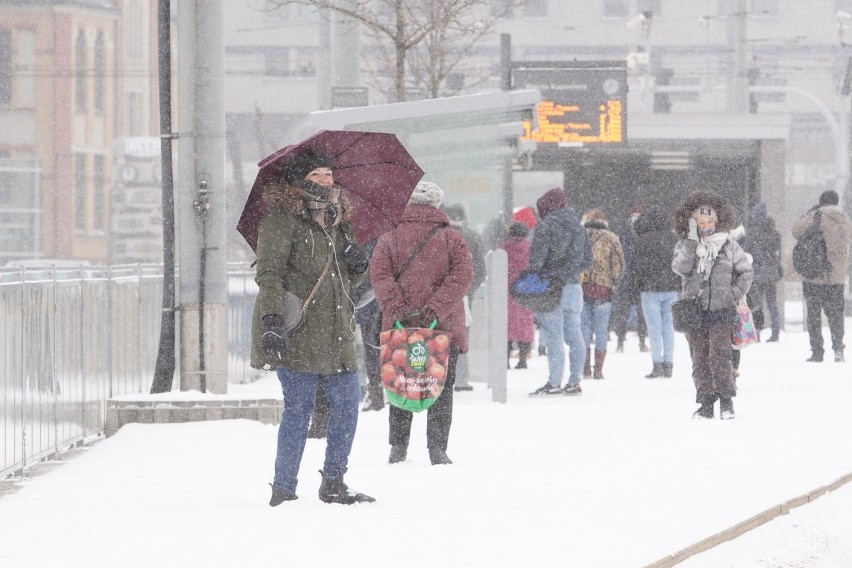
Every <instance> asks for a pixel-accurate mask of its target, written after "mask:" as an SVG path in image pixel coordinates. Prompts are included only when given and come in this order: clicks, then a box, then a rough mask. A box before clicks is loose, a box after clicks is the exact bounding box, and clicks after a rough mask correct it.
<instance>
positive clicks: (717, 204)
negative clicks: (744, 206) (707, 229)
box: [674, 191, 736, 239]
mask: <svg viewBox="0 0 852 568" xmlns="http://www.w3.org/2000/svg"><path fill="white" fill-rule="evenodd" d="M701 208H709V209H711V210H712V213H715V215H716V230H717V231H730V230H731V229H733V228H734V227H735V226H736V222H735V220H734V210H733V208H732V207H731V202H730V201H728V200H727V199H726V198H725V197H724V196H722V195H719V194H718V193H716V192H715V191H694V192H692V193H690V194H689V195H688V196H687V197H686V199H685V200H684V201H683V203H681V205H680V207H678V208H677V209H676V210H675V213H674V229H675V232H676V233H677V234H678V236H679V237H680V238H682V239H685V238H686V237H687V235H688V234H689V218H690V217H692V215H693V214H694V213H695V210H696V209H698V210H699V212H700V211H701Z"/></svg>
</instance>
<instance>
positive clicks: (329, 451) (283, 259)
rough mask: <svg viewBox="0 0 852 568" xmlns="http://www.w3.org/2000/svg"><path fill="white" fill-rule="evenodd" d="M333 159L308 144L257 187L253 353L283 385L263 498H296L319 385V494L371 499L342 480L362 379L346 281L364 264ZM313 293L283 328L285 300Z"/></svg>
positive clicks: (275, 501)
mask: <svg viewBox="0 0 852 568" xmlns="http://www.w3.org/2000/svg"><path fill="white" fill-rule="evenodd" d="M332 167H333V166H332V163H331V161H330V160H329V159H328V158H327V157H325V156H323V155H321V154H318V153H316V152H313V151H310V150H308V151H304V152H302V153H300V154H298V155H296V156H294V157H293V159H292V160H290V161H289V162H288V163H287V165H286V167H285V168H284V169H283V173H282V174H281V175H280V176H279V177H275V178H271V179H270V181H268V182H267V183H266V184H265V186H264V188H263V200H264V202H265V205H266V206H267V207H268V209H267V213H266V215H265V216H264V217H263V218H262V219H261V221H260V225H259V229H258V233H257V249H256V252H257V277H256V278H255V280H256V282H257V284H258V286H259V292H258V295H257V302H256V304H255V307H254V318H253V329H252V361H251V364H252V366H253V367H255V368H261V369H275V370H276V373H277V375H278V379H279V380H280V381H281V388H282V391H283V393H284V413H283V414H282V416H281V424H280V426H279V430H278V449H277V454H276V458H275V477H274V480H273V482H272V484H271V485H272V498H271V499H270V501H269V505H270V506H272V507H275V506H277V505H280V504H281V503H283V502H284V501H290V500H293V499H296V498H297V497H296V485H297V475H298V472H299V466H300V463H301V460H302V454H303V452H304V449H305V443H306V439H307V434H308V422H309V420H310V417H311V412H312V411H313V409H314V401H315V395H316V392H317V388H318V387H321V388H322V389H323V391H324V392H325V394H326V396H327V397H328V401H329V405H330V408H331V412H330V419H329V424H328V440H327V446H326V452H325V463H324V465H323V469H322V470H321V471H320V474H321V475H322V484H321V485H320V489H319V498H320V499H321V500H322V501H324V502H326V503H341V504H346V505H349V504H353V503H359V502H370V501H374V499H373V498H372V497H370V496H368V495H364V494H363V493H358V492H357V491H354V490H352V489H350V488H349V487H348V486H347V485H346V483H344V481H343V475H344V474H345V473H346V470H347V463H348V459H349V453H350V450H351V449H352V442H353V439H354V437H355V428H356V426H357V423H358V403H359V400H360V394H361V392H360V384H359V379H358V374H357V370H358V369H357V358H356V354H355V341H354V330H355V323H354V318H353V305H352V302H351V300H350V299H349V290H350V289H351V287H352V285H353V284H354V283H356V281H358V280H360V279H361V278H363V277H364V276H363V275H364V273H365V272H366V270H367V268H368V261H367V255H366V253H365V252H364V250H363V248H361V247H360V246H358V245H357V244H355V243H354V242H353V235H352V229H351V226H350V223H349V204H348V200H347V199H346V195H345V192H344V189H343V188H342V187H341V186H340V185H338V184H336V183H335V181H334V174H333V171H332ZM288 292H289V293H292V294H295V295H296V296H298V298H300V299H301V300H304V299H305V298H309V301H308V303H307V305H306V306H305V308H304V319H303V321H302V323H301V324H300V325H298V326H297V327H296V328H295V329H292V330H289V332H288V330H287V328H286V327H285V321H286V318H285V316H286V315H287V314H286V313H285V309H284V305H285V302H284V299H285V295H286V293H288Z"/></svg>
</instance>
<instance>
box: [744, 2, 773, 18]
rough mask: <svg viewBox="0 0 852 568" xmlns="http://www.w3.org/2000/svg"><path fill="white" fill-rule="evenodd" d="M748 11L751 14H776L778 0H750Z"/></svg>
mask: <svg viewBox="0 0 852 568" xmlns="http://www.w3.org/2000/svg"><path fill="white" fill-rule="evenodd" d="M749 13H750V14H751V15H752V16H777V15H778V0H751V1H750V2H749Z"/></svg>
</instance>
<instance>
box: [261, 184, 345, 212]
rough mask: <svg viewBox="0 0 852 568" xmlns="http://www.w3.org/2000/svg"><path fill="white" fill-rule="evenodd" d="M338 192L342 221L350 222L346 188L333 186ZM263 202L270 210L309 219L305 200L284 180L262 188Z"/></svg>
mask: <svg viewBox="0 0 852 568" xmlns="http://www.w3.org/2000/svg"><path fill="white" fill-rule="evenodd" d="M334 187H335V188H339V189H340V190H341V191H340V206H341V208H342V209H343V219H342V221H350V220H351V211H352V204H351V203H350V202H349V199H348V198H347V197H346V188H344V187H343V186H342V185H340V184H337V183H336V184H334ZM263 202H264V203H265V204H266V205H268V206H269V207H270V208H274V209H279V210H281V211H285V212H287V213H291V214H293V215H297V216H303V217H305V218H310V213H309V212H308V210H307V207H305V198H304V197H303V196H302V192H301V190H300V189H299V188H297V187H295V186H293V185H291V184H289V183H287V182H286V181H284V180H275V181H270V182H267V183H266V184H264V186H263Z"/></svg>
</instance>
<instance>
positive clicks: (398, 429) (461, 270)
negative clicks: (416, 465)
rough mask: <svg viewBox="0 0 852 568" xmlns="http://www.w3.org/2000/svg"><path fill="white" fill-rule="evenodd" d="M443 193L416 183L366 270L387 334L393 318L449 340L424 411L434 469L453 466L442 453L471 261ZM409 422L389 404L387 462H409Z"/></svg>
mask: <svg viewBox="0 0 852 568" xmlns="http://www.w3.org/2000/svg"><path fill="white" fill-rule="evenodd" d="M443 195H444V192H443V191H442V190H441V188H440V187H438V186H437V185H435V184H434V183H432V182H428V181H421V182H419V183H418V184H417V186H416V187H415V189H414V192H413V193H412V194H411V197H410V199H409V201H408V205H406V207H405V210H404V211H403V212H402V217H401V218H400V220H399V223H398V225H397V227H396V228H395V229H393V230H392V231H389V232H387V233H385V234H383V235H382V236H380V237H379V241H378V243H377V244H376V248H375V250H374V251H373V257H372V262H371V266H370V278H371V280H372V282H373V290H374V291H375V293H376V298H377V299H378V301H379V305H380V306H381V309H382V329H391V328H392V327H393V326H394V324H395V322H397V321H399V322H401V323H402V324H403V325H406V326H411V327H428V326H429V325H430V324H431V323H432V322H436V329H440V330H441V331H444V332H446V333H448V334H449V335H450V350H449V354H450V357H449V362H448V364H447V370H446V372H447V375H446V382H445V384H444V390H443V391H441V394H440V396H438V398H437V400H436V401H435V402H434V404H432V406H430V407H429V408H428V409H427V410H426V447H427V448H428V450H429V460H430V461H431V462H432V465H444V464H451V463H453V462H452V460H450V458H449V457H448V456H447V446H448V444H449V440H450V426H451V425H452V422H453V390H454V389H453V385H454V383H455V374H456V365H457V362H458V356H459V353H464V352H467V348H468V342H467V326H466V325H465V313H464V297H465V294H467V291H468V288H469V287H470V284H471V282H472V281H473V261H472V260H471V256H470V251H469V250H468V248H467V244H466V243H465V240H464V237H463V236H462V234H461V233H459V232H458V231H456V230H455V229H453V228H452V227H451V226H450V222H449V219H447V216H446V215H445V214H444V213H443V212H441V211H440V210H439V209H438V208H439V207H440V206H441V200H442V198H443ZM433 231H436V232H434V233H433ZM412 255H413V258H412V260H411V262H410V263H409V261H408V259H409V257H410V256H412ZM403 265H407V266H408V268H407V269H406V270H405V272H404V273H402V274H399V275H398V274H397V273H396V272H395V271H396V270H397V269H398V267H400V266H403ZM412 419H413V416H412V413H411V412H409V411H407V410H402V409H400V408H397V407H396V406H391V407H390V414H389V416H388V426H389V432H388V441H389V442H390V445H391V452H390V456H389V457H388V462H389V463H392V464H393V463H399V462H402V461H405V460H406V458H407V457H408V444H409V440H410V437H411V422H412Z"/></svg>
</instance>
